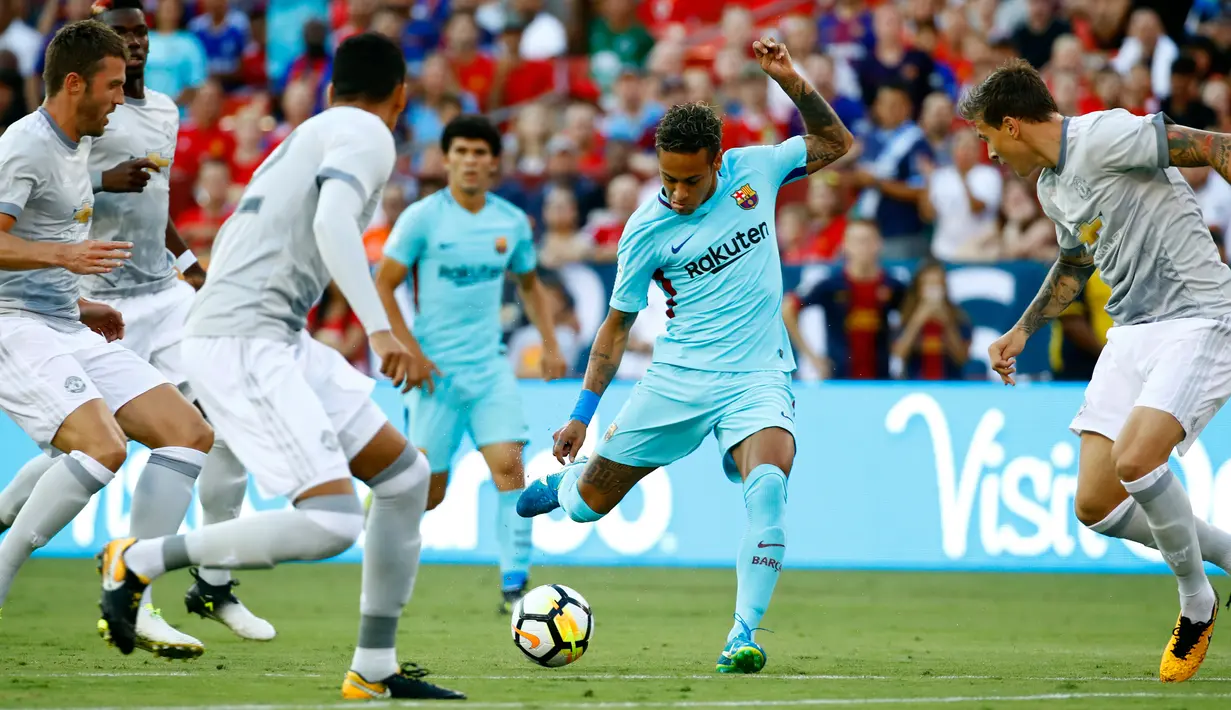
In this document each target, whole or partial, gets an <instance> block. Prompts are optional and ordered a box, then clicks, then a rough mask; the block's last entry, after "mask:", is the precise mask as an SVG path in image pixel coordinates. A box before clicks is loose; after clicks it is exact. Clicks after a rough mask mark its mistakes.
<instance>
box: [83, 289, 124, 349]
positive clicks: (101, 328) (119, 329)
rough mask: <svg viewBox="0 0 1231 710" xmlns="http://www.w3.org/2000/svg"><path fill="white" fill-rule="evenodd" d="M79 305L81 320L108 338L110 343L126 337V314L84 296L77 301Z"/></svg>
mask: <svg viewBox="0 0 1231 710" xmlns="http://www.w3.org/2000/svg"><path fill="white" fill-rule="evenodd" d="M77 306H78V309H79V310H80V311H81V316H80V318H81V322H82V323H84V324H85V325H86V327H88V328H89V329H90V330H92V331H94V332H95V333H98V334H99V335H101V336H103V337H104V338H106V339H107V342H108V343H110V342H112V341H114V340H119V339H121V338H123V337H124V316H123V315H122V314H121V313H120V312H119V311H117V310H116V309H114V308H112V307H111V306H108V305H106V304H104V303H95V302H94V301H87V300H85V299H84V298H83V299H81V300H79V301H78V302H77Z"/></svg>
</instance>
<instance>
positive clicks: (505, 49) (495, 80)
mask: <svg viewBox="0 0 1231 710" xmlns="http://www.w3.org/2000/svg"><path fill="white" fill-rule="evenodd" d="M524 31H525V27H524V26H523V25H521V24H518V23H510V24H507V25H505V28H504V31H503V32H501V33H500V40H499V46H498V48H497V49H498V51H499V52H500V59H499V60H498V61H497V62H496V71H495V74H494V75H493V77H492V88H491V92H490V93H489V94H488V102H487V109H488V110H494V109H498V108H501V107H503V106H513V105H516V104H520V103H524V102H526V101H533V100H534V99H536V98H538V97H540V96H542V95H543V94H547V93H550V92H552V91H554V90H555V88H556V85H555V84H556V69H555V66H554V65H553V64H552V63H551V61H550V60H546V59H523V58H522V56H521V53H520V52H521V49H520V48H521V38H522V33H523V32H524Z"/></svg>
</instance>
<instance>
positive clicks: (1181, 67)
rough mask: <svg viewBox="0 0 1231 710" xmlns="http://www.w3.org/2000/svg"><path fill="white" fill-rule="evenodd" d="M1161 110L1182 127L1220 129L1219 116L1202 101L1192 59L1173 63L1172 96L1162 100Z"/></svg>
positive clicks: (1183, 59)
mask: <svg viewBox="0 0 1231 710" xmlns="http://www.w3.org/2000/svg"><path fill="white" fill-rule="evenodd" d="M1159 110H1160V111H1162V112H1163V113H1165V114H1167V116H1168V117H1169V118H1171V120H1173V121H1175V122H1176V123H1178V124H1180V125H1181V126H1190V127H1192V128H1197V129H1200V130H1206V129H1211V128H1213V129H1216V128H1217V127H1218V115H1217V114H1215V113H1214V109H1212V108H1210V107H1209V106H1206V105H1205V104H1204V103H1203V102H1202V101H1201V86H1200V84H1198V83H1197V63H1196V62H1195V61H1193V58H1192V57H1180V58H1179V59H1177V60H1175V61H1174V62H1172V63H1171V95H1170V96H1168V97H1167V98H1165V99H1163V100H1162V102H1161V103H1160V105H1159Z"/></svg>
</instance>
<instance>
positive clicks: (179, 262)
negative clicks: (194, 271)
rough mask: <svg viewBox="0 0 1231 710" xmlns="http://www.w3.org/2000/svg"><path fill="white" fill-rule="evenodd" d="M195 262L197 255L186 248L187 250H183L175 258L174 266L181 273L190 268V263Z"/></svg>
mask: <svg viewBox="0 0 1231 710" xmlns="http://www.w3.org/2000/svg"><path fill="white" fill-rule="evenodd" d="M195 263H197V255H196V254H193V253H192V251H191V250H188V251H185V252H184V253H183V254H180V255H179V256H178V257H177V258H176V259H175V268H176V269H178V270H179V272H180V273H181V274H182V273H184V272H185V271H187V270H188V269H189V268H191V267H192V265H193V264H195Z"/></svg>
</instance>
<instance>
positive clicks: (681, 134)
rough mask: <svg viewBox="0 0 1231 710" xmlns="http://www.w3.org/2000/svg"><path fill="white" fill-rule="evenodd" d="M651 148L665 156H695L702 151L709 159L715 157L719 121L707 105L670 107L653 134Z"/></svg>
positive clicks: (719, 137) (717, 146)
mask: <svg viewBox="0 0 1231 710" xmlns="http://www.w3.org/2000/svg"><path fill="white" fill-rule="evenodd" d="M654 147H655V148H657V149H658V150H661V151H663V152H666V153H696V152H697V151H699V150H702V149H704V150H708V151H709V152H710V153H709V154H710V157H713V156H715V155H718V151H719V150H720V149H721V148H722V119H721V118H719V117H718V112H717V111H715V110H714V108H713V107H712V106H710V105H708V104H704V103H691V104H677V105H675V106H672V107H671V108H670V109H668V110H667V114H666V115H665V116H663V119H662V121H661V122H660V123H659V124H658V130H657V131H655V132H654Z"/></svg>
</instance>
